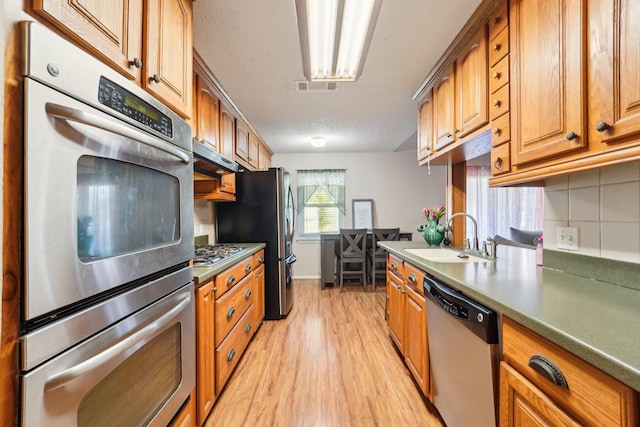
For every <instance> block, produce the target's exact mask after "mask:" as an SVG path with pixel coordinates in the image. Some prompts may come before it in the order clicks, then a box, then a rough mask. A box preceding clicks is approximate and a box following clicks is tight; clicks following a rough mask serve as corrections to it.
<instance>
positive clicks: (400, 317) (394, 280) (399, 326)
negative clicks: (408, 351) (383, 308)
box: [387, 272, 404, 354]
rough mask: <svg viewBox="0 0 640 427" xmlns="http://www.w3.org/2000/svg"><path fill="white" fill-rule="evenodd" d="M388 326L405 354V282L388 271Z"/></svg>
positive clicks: (392, 336)
mask: <svg viewBox="0 0 640 427" xmlns="http://www.w3.org/2000/svg"><path fill="white" fill-rule="evenodd" d="M387 327H388V328H389V334H390V335H391V338H392V339H393V341H394V342H395V343H396V345H397V346H398V349H399V350H400V352H401V353H403V354H404V284H403V283H402V279H400V278H399V277H397V276H395V275H394V274H392V273H389V272H387Z"/></svg>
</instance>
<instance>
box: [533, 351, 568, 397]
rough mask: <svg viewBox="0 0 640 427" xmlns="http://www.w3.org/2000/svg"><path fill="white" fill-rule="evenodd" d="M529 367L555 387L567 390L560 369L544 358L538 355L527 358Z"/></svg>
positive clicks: (565, 381)
mask: <svg viewBox="0 0 640 427" xmlns="http://www.w3.org/2000/svg"><path fill="white" fill-rule="evenodd" d="M529 367H530V368H531V369H533V370H534V371H536V372H537V373H539V374H540V375H542V376H543V377H545V378H546V379H548V380H549V381H551V382H552V383H554V384H555V385H557V386H560V387H562V388H566V389H567V390H568V389H569V384H568V383H567V379H566V378H565V377H564V374H563V373H562V371H561V370H560V368H558V367H557V366H556V364H555V363H553V362H552V361H551V360H549V359H547V358H546V357H545V356H541V355H539V354H534V355H533V356H531V357H530V358H529Z"/></svg>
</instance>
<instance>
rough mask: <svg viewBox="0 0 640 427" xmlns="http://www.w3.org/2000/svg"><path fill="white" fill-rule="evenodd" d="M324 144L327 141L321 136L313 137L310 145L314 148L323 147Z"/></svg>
mask: <svg viewBox="0 0 640 427" xmlns="http://www.w3.org/2000/svg"><path fill="white" fill-rule="evenodd" d="M326 143H327V140H326V139H325V138H323V137H321V136H314V137H313V138H311V145H313V146H314V147H316V148H320V147H324V145H325V144H326Z"/></svg>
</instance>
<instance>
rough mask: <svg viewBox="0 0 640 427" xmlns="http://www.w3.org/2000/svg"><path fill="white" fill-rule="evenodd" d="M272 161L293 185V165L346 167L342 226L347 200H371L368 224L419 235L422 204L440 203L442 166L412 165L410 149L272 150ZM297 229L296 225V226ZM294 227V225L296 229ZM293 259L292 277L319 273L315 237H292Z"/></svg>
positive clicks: (442, 198)
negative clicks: (376, 150) (292, 151)
mask: <svg viewBox="0 0 640 427" xmlns="http://www.w3.org/2000/svg"><path fill="white" fill-rule="evenodd" d="M272 164H273V166H274V167H275V166H277V167H284V168H285V169H287V170H288V171H289V172H290V173H291V175H292V181H293V182H292V185H293V188H294V191H295V188H296V182H297V181H296V178H297V176H296V173H295V171H296V170H299V169H346V182H345V186H346V189H345V191H346V197H345V198H346V203H347V212H346V214H347V216H346V220H345V226H347V227H350V226H351V225H352V217H351V214H352V212H351V200H352V199H373V200H374V214H373V217H374V226H376V227H390V228H391V227H394V228H395V227H400V230H401V231H409V232H414V235H413V239H414V240H416V239H422V236H421V235H420V234H419V233H418V232H417V231H415V230H416V227H417V226H418V225H419V224H421V223H422V222H423V217H422V209H423V208H425V207H432V206H435V205H438V204H440V203H445V200H446V199H445V182H446V179H445V178H446V168H445V167H442V166H432V167H431V174H430V175H429V174H427V168H426V167H424V166H422V167H421V166H418V162H417V160H416V152H415V151H401V152H392V153H339V154H336V153H311V154H301V153H295V154H292V153H284V154H275V155H274V156H273V159H272ZM296 228H297V229H298V228H299V227H296ZM297 231H298V230H296V233H297ZM293 250H294V252H295V254H296V256H297V258H298V261H297V262H296V263H295V264H294V266H293V275H294V277H295V278H319V277H320V242H319V240H315V241H306V240H305V241H302V240H299V239H297V234H296V239H295V241H294V246H293Z"/></svg>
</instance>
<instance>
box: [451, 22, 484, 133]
mask: <svg viewBox="0 0 640 427" xmlns="http://www.w3.org/2000/svg"><path fill="white" fill-rule="evenodd" d="M487 56H488V53H487V28H486V26H483V27H482V29H481V30H480V31H479V33H478V34H477V35H476V36H475V37H474V38H473V39H472V40H471V41H470V42H469V43H468V44H467V45H466V46H465V48H464V49H463V50H462V53H461V54H460V56H459V57H458V59H457V61H456V62H457V64H456V78H455V84H456V92H457V98H456V101H457V105H456V107H457V115H456V130H457V131H459V132H458V138H461V137H464V136H466V135H468V134H470V133H471V132H473V131H475V130H477V129H479V128H481V127H482V126H484V125H486V124H487V123H489V113H488V106H487V94H488V83H487V70H488V66H487Z"/></svg>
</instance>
